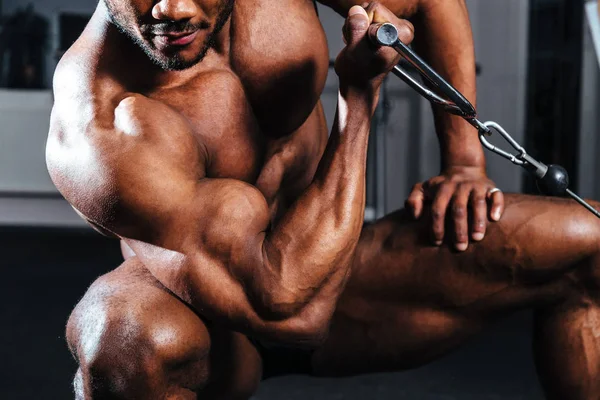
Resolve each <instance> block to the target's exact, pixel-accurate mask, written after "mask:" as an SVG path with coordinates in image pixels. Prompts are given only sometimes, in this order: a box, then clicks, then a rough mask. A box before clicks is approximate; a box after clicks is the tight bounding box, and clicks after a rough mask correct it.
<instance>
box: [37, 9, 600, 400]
mask: <svg viewBox="0 0 600 400" xmlns="http://www.w3.org/2000/svg"><path fill="white" fill-rule="evenodd" d="M330 3H331V4H330V5H332V6H336V4H337V3H336V4H333V3H332V2H330ZM446 3H449V2H444V4H446ZM119 4H120V5H121V6H123V4H124V3H123V2H114V4H112V5H113V6H114V7H117V6H119ZM127 4H129V5H131V6H133V7H131V8H129V9H123V10H121V11H122V12H121V13H120V14H119V15H120V17H119V18H120V20H121V22H124V21H136V20H137V19H136V18H135V16H136V14H137V15H140V16H148V15H150V16H151V17H152V18H154V19H155V20H156V21H171V20H176V21H177V20H179V21H184V20H190V21H191V22H193V23H194V24H195V23H199V24H200V23H202V24H204V25H205V26H207V28H205V30H206V31H200V32H198V33H195V34H194V38H195V39H194V40H192V41H191V42H188V43H186V44H185V45H176V44H174V45H171V46H170V47H169V46H166V47H164V44H165V43H172V44H173V43H175V42H178V41H179V40H183V41H186V40H187V39H189V37H187V38H186V36H189V35H187V34H188V33H189V32H187V31H186V32H181V33H180V34H177V35H171V37H166V38H158V37H156V38H152V39H150V41H151V42H152V43H154V45H156V46H155V47H153V46H151V45H150V44H148V43H150V42H148V43H147V45H148V48H147V49H146V50H150V53H152V51H153V48H158V47H160V46H163V50H165V49H167V50H168V51H163V53H162V54H161V51H158V53H157V54H155V56H156V58H157V62H159V63H160V62H162V61H164V57H162V56H167V55H168V56H169V57H172V56H173V54H174V53H177V60H176V61H177V62H176V63H175V62H173V63H168V65H186V63H188V61H191V60H194V59H195V58H196V56H197V55H198V54H199V53H200V52H201V51H202V48H203V47H204V43H205V39H206V37H207V35H208V34H209V32H210V29H211V28H210V27H211V26H212V27H214V26H215V25H216V21H218V20H219V16H220V15H221V13H220V11H221V10H224V9H225V8H223V7H222V5H223V2H219V1H214V0H213V1H191V0H179V1H176V0H170V1H167V0H165V1H161V2H152V1H146V0H136V1H130V2H128V3H127ZM433 4H435V2H433V1H432V2H431V3H429V2H423V3H421V2H416V1H415V2H412V3H411V2H406V1H403V2H401V5H399V4H397V3H396V2H392V1H390V2H389V5H390V7H392V8H393V12H392V11H390V10H388V9H387V8H386V7H384V6H382V5H381V4H373V5H370V6H369V7H367V8H366V10H364V9H362V8H360V7H355V8H352V9H351V10H350V14H352V15H351V16H350V17H349V18H348V19H347V22H346V28H345V29H344V32H345V37H346V41H347V43H348V46H347V47H346V48H345V49H344V50H343V51H342V53H341V54H340V56H339V57H338V59H337V62H336V72H337V73H338V75H339V77H340V95H339V102H338V113H337V117H336V121H335V124H334V128H333V130H332V132H331V135H330V136H329V138H328V135H327V132H326V130H325V121H324V118H323V113H322V110H321V107H320V104H319V102H318V98H319V94H320V93H321V91H322V89H323V86H324V79H325V76H326V72H327V64H328V56H327V48H326V44H325V41H324V36H323V32H322V30H321V29H320V25H319V22H318V19H317V17H316V15H315V13H314V9H313V6H312V4H311V3H310V2H308V1H304V0H261V1H258V0H257V1H249V0H248V1H244V2H241V1H238V2H236V3H235V6H234V8H233V11H232V14H231V16H230V18H229V19H228V20H227V22H226V23H225V24H224V25H223V29H222V30H221V31H220V32H218V33H215V35H214V37H215V42H214V43H215V44H214V47H213V48H212V49H211V50H210V51H209V52H208V53H207V55H206V57H204V59H203V60H202V61H201V62H199V63H196V64H193V63H192V65H191V66H187V67H186V68H183V69H182V70H179V71H165V70H164V69H163V68H160V67H158V66H156V65H154V64H152V63H151V62H150V60H149V57H148V54H147V53H148V51H146V53H144V52H142V51H141V50H140V47H139V46H138V45H136V44H134V43H133V42H132V41H131V40H130V38H129V37H127V36H126V35H125V34H123V33H121V32H120V31H119V30H118V29H117V28H116V27H115V25H114V24H113V22H111V20H110V19H109V18H108V10H107V8H106V7H104V6H103V5H102V4H101V5H100V6H99V8H98V10H97V11H96V13H95V14H94V17H93V18H92V21H91V22H90V25H89V26H88V27H87V28H86V31H85V32H84V34H83V36H82V37H81V38H80V39H79V41H78V42H77V43H76V44H75V45H74V47H73V48H72V49H71V50H70V51H69V52H68V53H67V55H66V56H65V58H64V59H63V60H62V61H61V65H60V66H59V68H58V71H57V75H56V78H55V94H56V103H55V108H54V110H53V114H52V128H51V132H50V137H49V140H48V148H47V160H48V166H49V171H50V173H51V176H52V178H53V180H54V182H55V183H56V185H57V187H58V188H59V189H60V190H61V192H62V193H63V194H64V195H65V197H66V198H67V199H68V200H69V201H70V202H71V204H72V205H73V206H74V207H75V208H76V209H77V210H78V211H79V212H80V214H81V215H83V216H84V217H85V218H86V219H87V220H88V221H89V222H90V224H92V225H93V226H94V227H96V228H97V229H98V230H101V231H102V232H103V233H105V234H107V235H112V236H115V237H117V238H120V239H122V240H124V241H125V242H126V244H127V245H128V247H129V248H130V249H131V251H132V255H131V257H130V258H129V259H128V260H127V261H126V262H125V263H124V264H123V265H121V266H120V267H118V268H117V269H115V270H114V271H113V272H111V273H109V274H107V275H105V276H103V277H101V278H99V279H98V280H97V281H96V282H95V283H94V284H93V285H92V287H90V289H89V290H88V292H87V293H86V295H85V296H84V298H83V299H82V300H81V302H80V303H79V304H78V305H77V307H76V308H75V310H74V311H73V314H72V316H71V318H70V319H69V322H68V325H67V337H68V341H69V346H70V348H71V350H72V352H73V354H74V355H75V356H76V358H77V360H78V362H79V364H80V368H79V371H78V373H77V375H76V378H75V388H76V390H75V391H76V394H77V396H78V398H86V399H87V398H144V399H195V398H214V399H219V398H226V399H246V398H248V397H249V396H250V395H251V394H252V393H253V392H254V391H255V390H256V387H257V385H258V382H259V381H260V378H261V373H262V366H261V363H262V360H261V355H260V353H259V352H258V351H257V350H256V348H255V347H254V345H253V344H252V343H251V342H250V341H249V340H248V337H253V338H255V339H260V340H267V341H270V342H275V343H279V344H285V345H288V346H298V347H304V348H310V349H313V350H314V352H313V353H312V358H311V363H312V372H313V373H314V374H317V375H325V376H340V375H350V374H356V373H363V372H375V371H389V370H398V369H403V368H409V367H414V366H417V365H421V364H423V363H426V362H428V361H430V360H432V359H435V358H436V357H439V356H441V355H443V354H445V353H446V352H448V351H450V350H451V349H453V348H455V347H457V346H458V345H460V343H462V342H463V341H464V340H466V339H467V338H469V337H470V336H472V335H474V334H475V333H477V332H478V331H479V330H481V329H482V327H483V326H485V325H486V324H488V323H490V322H492V321H494V320H496V319H497V318H499V317H501V316H503V315H505V314H507V313H509V312H511V311H514V310H516V309H521V308H525V307H533V308H535V309H536V324H537V326H536V338H535V349H536V351H537V360H538V361H539V371H540V376H541V378H542V383H543V384H544V387H545V388H546V389H547V391H548V395H549V398H569V399H589V398H595V397H598V395H599V394H600V388H599V387H598V382H599V380H598V379H597V376H598V375H597V372H598V368H599V367H600V357H599V356H598V354H599V353H598V350H599V349H600V347H599V346H600V340H599V339H598V337H600V335H599V334H597V332H598V331H599V330H600V325H599V321H600V320H599V316H600V313H599V310H598V305H597V304H598V288H599V287H600V286H599V285H600V273H599V272H598V271H599V267H600V264H599V263H600V255H599V247H598V243H599V241H598V238H599V237H600V226H599V225H598V223H597V221H596V220H595V219H594V218H593V216H591V215H590V214H589V213H588V212H587V211H586V210H584V209H583V208H581V207H579V206H578V205H576V204H574V203H572V202H570V201H566V200H565V201H562V200H552V199H544V198H533V197H526V196H515V195H513V196H507V207H506V211H505V214H504V216H503V217H502V219H501V220H500V222H498V223H494V224H490V225H489V226H488V227H487V233H488V234H487V236H486V238H485V240H483V241H481V243H473V244H472V245H471V246H469V247H468V248H467V249H466V250H465V251H463V252H456V251H455V249H454V243H455V241H454V240H453V238H451V237H449V235H444V239H445V243H443V244H442V245H440V246H434V245H432V244H431V240H430V239H431V226H432V225H431V224H430V223H429V221H430V216H431V215H432V214H433V215H435V216H436V217H435V218H433V220H436V221H437V220H438V219H439V218H440V215H439V212H438V211H436V208H435V207H433V208H431V207H426V206H423V205H422V204H421V206H420V207H421V211H420V214H422V218H419V219H415V218H414V215H412V213H413V211H414V210H413V211H409V210H401V211H397V212H395V213H392V214H390V215H388V216H386V217H385V218H383V219H382V220H380V221H378V222H376V223H375V224H372V225H369V226H365V227H363V224H362V220H363V212H364V190H365V183H364V180H365V162H366V146H367V141H368V134H369V126H370V122H371V118H372V115H373V111H374V106H375V104H376V100H377V96H378V89H379V85H380V84H381V81H382V79H383V77H384V76H385V74H386V73H387V71H388V70H389V69H390V68H391V67H392V66H393V65H394V64H395V63H396V62H397V61H398V59H397V55H396V54H395V53H394V52H393V51H392V50H390V49H380V50H378V51H374V50H373V49H372V48H370V46H369V44H368V43H367V41H366V38H365V32H366V29H367V27H368V26H369V24H370V23H373V22H384V21H391V22H393V23H394V24H396V25H397V27H398V28H399V30H400V32H401V33H402V38H403V40H404V41H405V42H407V43H408V42H410V41H411V39H412V32H413V31H412V25H411V24H410V23H409V22H407V21H406V20H402V19H399V18H397V17H396V15H395V14H397V15H401V16H407V17H408V16H411V15H413V16H415V23H416V24H417V25H418V24H419V23H422V24H425V25H427V24H428V23H431V22H427V21H428V18H433V17H432V16H431V14H428V13H433V14H435V12H433V11H431V10H434V7H433ZM457 4H458V2H457ZM429 5H431V7H432V8H428V6H429ZM348 6H349V3H340V4H337V7H339V9H340V10H345V9H347V8H348ZM438 6H439V7H442V9H443V7H444V6H442V5H438ZM394 7H396V8H394ZM428 10H429V11H428ZM128 12H130V14H128ZM420 12H422V13H425V14H420ZM425 15H429V16H428V17H426V16H425ZM152 18H150V17H148V19H145V18H141V19H139V20H140V21H153V20H152ZM203 21H204V22H203ZM419 21H420V22H419ZM115 22H116V23H119V21H118V20H117V21H115ZM202 24H201V25H202ZM127 26H128V25H125V26H122V27H121V28H125V29H123V30H125V31H127ZM131 26H135V24H133V25H131ZM193 26H196V25H193ZM284 28H285V29H286V31H285V32H287V34H286V35H281V32H282V31H283V29H284ZM434 31H435V28H431V32H434ZM307 32H310V39H311V40H304V38H305V37H306V35H307ZM134 33H135V32H133V31H132V32H130V35H132V36H135V35H134ZM432 35H433V33H432ZM249 44H251V45H249ZM173 46H175V47H173ZM432 51H433V50H432ZM452 54H454V53H452ZM161 57H162V58H161ZM123 60H126V61H127V62H126V63H124V62H123ZM161 60H162V61H161ZM442 64H443V63H442ZM165 65H166V64H165ZM448 65H451V63H449V64H448ZM436 67H439V65H438V66H436ZM299 79H301V80H300V81H301V82H302V84H301V85H299V84H298V81H299ZM453 83H455V84H456V81H453ZM457 86H459V85H458V84H457ZM282 88H285V89H287V90H282ZM460 89H461V90H463V88H460ZM284 95H285V96H287V97H286V99H287V98H289V101H283V100H282V99H283V97H278V96H284ZM442 120H443V119H442ZM448 121H449V120H448ZM441 124H442V125H444V123H443V122H441ZM459 131H460V130H457V132H459ZM444 137H445V136H444V135H443V134H441V135H440V138H441V140H446V139H444ZM465 137H466V136H465ZM447 140H448V141H449V143H448V144H447V145H445V146H442V148H443V149H446V150H444V151H447V152H449V153H453V152H455V150H451V149H455V148H456V147H455V145H453V144H452V143H450V142H452V140H450V138H448V139H447ZM468 140H471V139H468ZM465 145H468V143H465ZM477 151H480V148H479V147H478V148H477ZM460 153H461V154H463V153H464V152H463V151H461V152H460ZM450 156H451V154H450V155H448V156H446V158H445V160H449V159H450V158H451V157H450ZM456 157H458V155H456ZM475 158H477V157H475ZM436 179H438V180H440V184H439V185H438V186H436V183H435V182H430V183H428V184H427V185H426V187H427V188H428V189H427V190H429V188H431V187H439V188H440V189H439V190H438V191H437V193H439V192H441V193H442V194H444V193H446V191H448V192H453V195H452V196H451V197H452V198H455V199H456V198H458V197H457V193H463V189H460V190H458V191H456V190H455V189H452V190H450V189H443V188H444V187H451V188H456V187H462V186H468V185H467V184H465V185H462V186H461V185H456V184H455V183H454V182H453V181H452V180H451V179H450V181H449V182H448V183H446V181H447V180H448V179H446V178H445V177H444V176H442V177H441V178H436ZM454 179H458V178H454ZM481 179H483V178H481ZM481 179H479V180H478V179H473V180H472V181H473V182H475V183H473V185H474V186H473V187H478V188H479V187H480V185H481V182H483V180H481ZM477 182H479V183H477ZM464 191H466V189H464ZM433 197H434V198H436V197H435V196H433ZM468 197H469V198H471V195H469V196H468ZM437 198H439V196H438V197H437ZM420 199H423V197H420ZM493 201H496V200H493ZM419 202H420V200H419V198H417V199H416V200H415V203H414V204H416V205H419V204H420V203H419ZM434 202H435V200H434ZM439 203H442V202H441V201H439V202H438V203H437V204H438V205H439ZM455 203H456V201H455ZM480 203H481V202H479V203H476V204H479V205H482V204H480ZM454 209H456V210H458V209H459V208H457V207H456V206H453V208H452V211H451V212H455V210H454ZM457 215H458V216H460V217H465V214H461V213H460V212H458V213H457ZM445 219H446V220H447V221H448V223H449V224H450V226H452V225H451V224H452V222H453V221H454V220H455V219H454V214H452V215H450V214H449V215H447V216H446V217H445ZM552 396H554V397H552Z"/></svg>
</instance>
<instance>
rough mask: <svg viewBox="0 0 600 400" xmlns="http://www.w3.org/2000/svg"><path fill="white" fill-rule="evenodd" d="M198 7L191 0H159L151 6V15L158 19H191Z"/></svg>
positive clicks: (198, 10)
mask: <svg viewBox="0 0 600 400" xmlns="http://www.w3.org/2000/svg"><path fill="white" fill-rule="evenodd" d="M198 12H200V9H199V8H198V6H197V5H196V2H195V1H193V0H161V1H159V2H158V3H156V5H155V6H154V7H153V8H152V17H154V18H155V19H158V20H168V21H181V20H186V19H192V18H193V17H195V16H196V15H198Z"/></svg>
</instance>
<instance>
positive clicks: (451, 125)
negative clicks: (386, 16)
mask: <svg viewBox="0 0 600 400" xmlns="http://www.w3.org/2000/svg"><path fill="white" fill-rule="evenodd" d="M420 3H421V5H420V7H419V10H418V12H417V14H416V15H415V18H414V20H413V23H414V24H415V40H414V42H413V44H414V47H415V50H416V51H417V52H418V53H419V54H420V55H421V56H422V57H423V58H424V59H425V60H426V61H427V63H429V64H430V65H431V66H432V67H433V68H434V69H435V70H436V71H437V72H438V73H440V74H441V75H442V76H443V77H444V78H445V79H447V80H448V82H450V84H452V85H453V86H454V87H456V89H458V91H460V92H461V93H462V94H463V95H465V97H466V98H467V99H468V100H469V101H470V102H471V103H472V104H473V105H475V103H476V83H475V52H474V46H473V37H472V32H471V25H470V22H469V15H468V11H467V7H466V5H465V2H464V0H445V1H438V0H421V2H420ZM433 112H434V116H435V123H436V131H437V134H438V137H439V140H440V149H441V158H442V169H444V168H448V167H452V166H480V167H484V166H485V158H484V154H483V149H482V148H481V145H480V143H479V140H478V138H477V133H476V131H475V128H473V127H472V126H471V125H469V123H467V122H466V121H464V120H463V119H462V118H460V117H457V116H452V115H450V114H448V113H446V112H444V111H443V110H442V109H441V108H439V107H436V106H434V107H433Z"/></svg>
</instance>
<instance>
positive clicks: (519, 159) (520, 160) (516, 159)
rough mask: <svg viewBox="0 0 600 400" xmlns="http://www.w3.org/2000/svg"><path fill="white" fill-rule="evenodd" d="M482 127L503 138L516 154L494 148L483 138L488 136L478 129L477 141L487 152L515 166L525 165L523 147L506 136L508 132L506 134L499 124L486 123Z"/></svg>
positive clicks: (525, 154) (525, 152)
mask: <svg viewBox="0 0 600 400" xmlns="http://www.w3.org/2000/svg"><path fill="white" fill-rule="evenodd" d="M478 122H479V121H478ZM482 125H483V126H485V127H486V128H487V129H488V130H489V129H490V128H491V129H493V130H494V131H496V132H497V133H499V134H500V136H502V137H503V138H504V140H506V141H507V142H508V144H510V145H511V147H512V148H514V149H515V150H516V151H517V154H512V153H510V152H508V151H505V150H502V149H501V148H499V147H497V146H494V145H493V144H492V143H490V142H489V141H488V140H487V139H486V138H485V136H488V135H489V133H488V132H486V131H484V130H482V129H479V141H480V142H481V144H482V145H483V147H485V148H486V149H488V150H489V151H492V152H494V153H496V154H498V155H499V156H501V157H504V158H506V159H507V160H509V161H510V162H511V163H513V164H515V165H518V166H521V167H522V166H524V165H525V163H526V162H527V161H526V160H524V158H525V157H526V156H527V151H525V149H524V148H523V146H521V145H520V144H519V143H518V142H517V141H516V140H515V139H513V138H512V136H510V135H509V134H508V132H506V131H505V130H504V128H503V127H502V126H500V125H499V124H497V123H496V122H494V121H486V122H484V123H483V124H482Z"/></svg>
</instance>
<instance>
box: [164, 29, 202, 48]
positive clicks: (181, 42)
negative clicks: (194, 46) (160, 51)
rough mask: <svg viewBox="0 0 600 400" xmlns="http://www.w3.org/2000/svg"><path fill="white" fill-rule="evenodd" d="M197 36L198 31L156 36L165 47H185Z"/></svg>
mask: <svg viewBox="0 0 600 400" xmlns="http://www.w3.org/2000/svg"><path fill="white" fill-rule="evenodd" d="M196 36H198V31H193V32H187V33H177V34H161V35H156V37H158V38H159V40H160V41H161V42H163V43H164V44H165V45H167V46H187V45H188V44H190V43H192V42H193V41H194V39H196Z"/></svg>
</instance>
